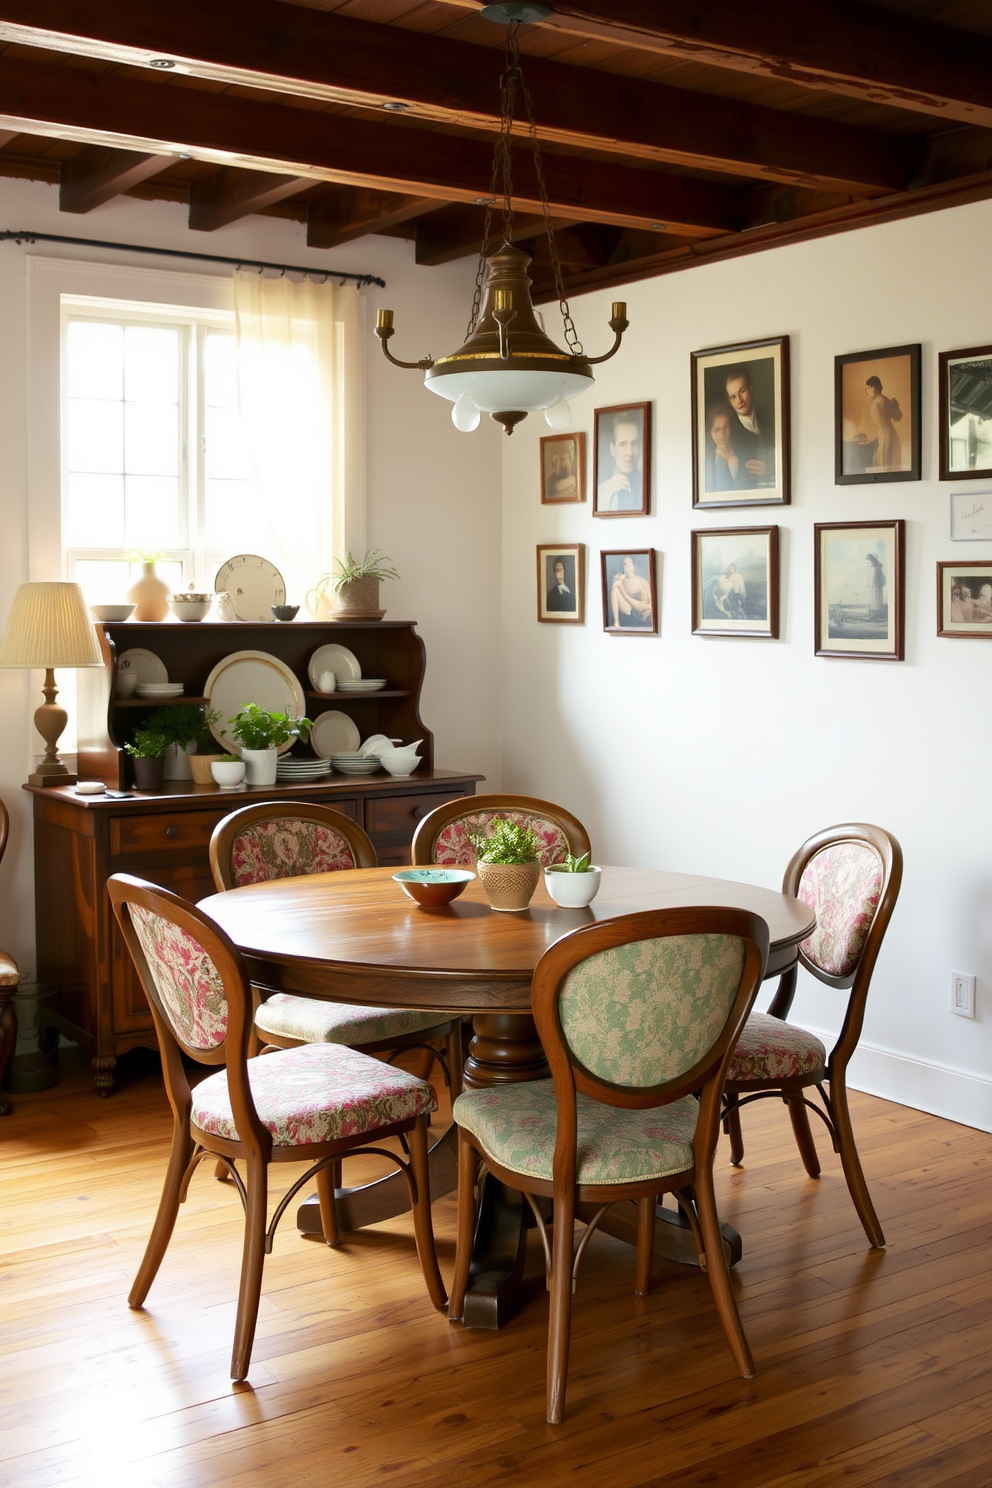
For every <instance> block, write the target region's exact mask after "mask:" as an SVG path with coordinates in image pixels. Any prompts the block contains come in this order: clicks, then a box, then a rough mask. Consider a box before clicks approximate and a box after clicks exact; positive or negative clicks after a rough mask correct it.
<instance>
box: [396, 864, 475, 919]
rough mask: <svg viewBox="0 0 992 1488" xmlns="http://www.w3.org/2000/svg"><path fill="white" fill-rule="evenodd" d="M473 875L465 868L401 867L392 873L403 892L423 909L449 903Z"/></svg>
mask: <svg viewBox="0 0 992 1488" xmlns="http://www.w3.org/2000/svg"><path fill="white" fill-rule="evenodd" d="M474 877H475V874H474V873H471V872H469V870H468V869H467V868H403V869H401V871H400V872H399V873H394V874H393V878H394V879H395V880H396V882H397V883H398V884H399V886H400V888H401V889H402V890H403V892H404V894H408V895H409V896H410V898H411V899H414V900H416V902H417V903H418V904H422V905H423V906H424V908H425V909H436V908H437V907H438V905H440V904H450V903H451V901H452V899H457V898H458V895H459V894H460V893H462V891H463V890H464V888H465V886H466V885H467V884H469V883H471V881H472V879H473V878H474Z"/></svg>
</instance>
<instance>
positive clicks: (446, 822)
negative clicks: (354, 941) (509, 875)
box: [412, 795, 591, 868]
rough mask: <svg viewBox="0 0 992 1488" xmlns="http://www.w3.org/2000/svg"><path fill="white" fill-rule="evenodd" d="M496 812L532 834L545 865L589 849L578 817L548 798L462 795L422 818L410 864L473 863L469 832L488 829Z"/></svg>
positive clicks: (473, 854)
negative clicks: (536, 838) (412, 862)
mask: <svg viewBox="0 0 992 1488" xmlns="http://www.w3.org/2000/svg"><path fill="white" fill-rule="evenodd" d="M496 817H505V818H506V819H507V820H508V821H511V822H513V823H514V825H515V826H520V827H530V828H532V829H533V830H534V831H535V832H536V833H537V836H538V840H539V842H540V844H541V846H540V850H539V856H540V859H541V862H542V864H543V865H544V867H545V868H546V867H548V866H549V864H551V863H562V862H564V860H565V855H566V854H567V853H572V854H573V855H574V856H575V857H581V855H582V854H583V853H587V852H589V851H591V848H590V844H589V834H588V832H587V831H586V829H585V827H584V826H583V825H582V823H581V822H580V821H579V819H578V817H575V816H573V815H572V813H571V812H570V811H566V810H565V809H564V807H562V806H555V805H553V804H552V802H551V801H539V800H537V799H536V798H535V797H533V796H505V795H499V796H464V797H463V798H462V799H461V800H458V801H446V802H445V804H444V805H443V806H438V807H437V809H436V810H434V811H432V812H431V813H430V814H429V815H428V816H425V817H424V819H423V821H422V822H421V823H420V825H419V827H418V828H417V830H416V832H415V833H414V837H413V849H412V851H413V861H414V863H416V864H430V863H442V864H444V865H445V866H446V867H467V868H474V866H475V864H476V862H477V860H478V857H479V854H478V852H477V851H476V849H475V848H474V847H473V846H472V843H471V842H470V841H469V833H478V832H485V831H487V830H488V828H489V827H490V825H491V824H492V822H493V821H494V820H495V819H496Z"/></svg>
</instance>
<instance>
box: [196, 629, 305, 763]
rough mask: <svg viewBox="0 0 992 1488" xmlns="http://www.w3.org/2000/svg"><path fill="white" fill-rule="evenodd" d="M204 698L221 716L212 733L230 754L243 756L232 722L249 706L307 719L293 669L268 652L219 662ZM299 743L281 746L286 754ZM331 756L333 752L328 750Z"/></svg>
mask: <svg viewBox="0 0 992 1488" xmlns="http://www.w3.org/2000/svg"><path fill="white" fill-rule="evenodd" d="M203 695H204V697H205V698H206V700H207V707H208V708H216V709H217V711H218V713H219V714H220V718H219V720H218V721H217V723H214V724H211V725H210V732H211V733H212V734H213V736H214V738H215V739H216V740H217V742H218V744H222V745H223V746H224V749H225V751H226V752H227V753H228V754H239V753H240V750H241V746H240V744H239V743H238V741H237V739H235V737H234V735H233V734H232V733H231V732H230V728H231V723H230V720H231V719H232V718H233V717H234V715H235V713H239V712H240V711H241V709H242V708H243V707H244V706H245V704H246V703H257V704H258V706H259V707H260V708H265V709H266V711H267V712H269V713H274V712H275V713H286V714H288V715H289V717H290V718H303V717H304V716H305V714H306V699H305V698H304V695H303V688H302V687H301V686H300V684H299V682H298V681H297V680H296V677H295V676H294V674H293V672H292V669H291V668H290V667H288V666H287V665H286V663H285V662H284V661H280V660H279V658H278V656H270V655H269V653H268V651H233V652H232V653H231V655H230V656H225V657H224V660H223V661H219V662H218V663H217V665H216V666H215V667H214V669H213V671H212V672H211V673H210V676H209V677H208V678H207V681H206V686H205V687H204V689H203ZM295 743H296V739H295V737H294V738H292V739H287V740H286V742H285V744H280V745H279V753H280V754H285V752H286V750H287V749H292V747H293V745H294V744H295ZM327 753H330V750H328V751H327Z"/></svg>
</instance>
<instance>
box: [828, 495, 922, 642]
mask: <svg viewBox="0 0 992 1488" xmlns="http://www.w3.org/2000/svg"><path fill="white" fill-rule="evenodd" d="M847 534H849V536H847ZM855 534H857V535H855ZM813 540H814V554H813V605H814V621H813V628H814V650H815V652H816V655H817V656H839V657H844V658H846V659H848V660H852V661H902V660H904V658H905V629H906V627H905V608H906V523H905V522H904V521H903V520H902V518H899V519H897V520H896V521H884V522H817V523H815V524H814V527H813ZM837 542H847V543H848V544H849V545H850V553H841V552H835V553H833V554H830V552H829V548H830V545H831V543H834V544H836V543H837ZM865 543H869V544H874V547H875V549H876V554H875V560H876V561H875V563H874V568H875V569H877V567H878V564H880V563H881V562H882V560H881V558H879V556H878V553H877V549H878V546H879V544H880V543H882V544H883V546H884V557H885V559H886V560H887V562H888V572H886V570H885V567H884V566H883V567H882V574H881V577H880V578H879V577H876V574H875V572H874V571H873V572H872V573H871V574H870V573H869V571H868V570H867V569H865V568H864V567H863V565H864V564H865V563H868V562H869V561H871V554H870V553H869V552H867V551H865V546H864V545H865ZM862 554H863V556H862ZM879 585H880V586H881V587H879ZM885 589H888V598H887V600H886V601H885V612H886V632H885V636H884V638H882V637H880V636H878V635H877V634H874V635H873V634H871V630H872V626H873V624H874V625H875V626H876V628H877V623H878V616H877V612H878V610H879V609H880V608H881V607H880V606H879V605H878V604H877V597H878V596H883V597H884V591H885ZM862 590H863V600H864V602H863V603H862V602H861V601H862V593H861V591H862ZM845 610H846V611H849V613H848V614H846V615H845V614H844V611H845ZM865 632H868V633H867V634H866V633H865Z"/></svg>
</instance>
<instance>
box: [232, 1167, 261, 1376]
mask: <svg viewBox="0 0 992 1488" xmlns="http://www.w3.org/2000/svg"><path fill="white" fill-rule="evenodd" d="M246 1188H247V1193H248V1199H247V1204H246V1205H245V1240H244V1249H243V1251H242V1255H241V1286H240V1288H239V1290H238V1313H237V1319H236V1321H235V1325H234V1349H233V1351H232V1353H231V1378H232V1379H233V1380H243V1379H245V1378H246V1377H247V1374H248V1366H249V1365H250V1363H251V1346H252V1344H253V1343H254V1341H255V1323H256V1321H257V1319H258V1299H259V1296H260V1295H261V1291H262V1266H263V1264H264V1262H265V1220H266V1214H267V1210H268V1171H267V1166H266V1164H265V1162H264V1161H263V1160H261V1159H260V1158H258V1157H256V1156H254V1154H249V1155H248V1174H247V1184H246Z"/></svg>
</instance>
